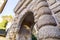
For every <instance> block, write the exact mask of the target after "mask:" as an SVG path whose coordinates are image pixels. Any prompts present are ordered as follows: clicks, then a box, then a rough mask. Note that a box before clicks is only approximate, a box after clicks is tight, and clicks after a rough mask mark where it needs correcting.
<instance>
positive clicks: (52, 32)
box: [38, 25, 60, 39]
mask: <svg viewBox="0 0 60 40" xmlns="http://www.w3.org/2000/svg"><path fill="white" fill-rule="evenodd" d="M38 36H39V38H40V39H44V38H50V37H51V38H60V29H59V28H58V27H55V26H51V25H46V26H43V27H41V28H40V29H39V35H38Z"/></svg>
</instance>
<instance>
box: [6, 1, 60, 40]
mask: <svg viewBox="0 0 60 40" xmlns="http://www.w3.org/2000/svg"><path fill="white" fill-rule="evenodd" d="M59 5H60V2H57V1H56V0H21V2H19V3H18V5H17V6H16V7H15V13H16V14H17V15H16V17H15V19H14V21H13V24H12V26H11V28H10V29H9V30H8V33H7V39H10V40H31V33H32V29H34V30H35V33H36V34H35V35H36V37H37V39H38V40H60V28H59V27H58V26H57V23H58V22H60V16H58V15H59V14H60V13H59V14H58V12H59V11H60V7H59ZM58 10H59V11H58ZM52 11H53V12H52ZM55 12H56V14H55ZM35 24H36V25H35ZM58 24H59V23H58Z"/></svg>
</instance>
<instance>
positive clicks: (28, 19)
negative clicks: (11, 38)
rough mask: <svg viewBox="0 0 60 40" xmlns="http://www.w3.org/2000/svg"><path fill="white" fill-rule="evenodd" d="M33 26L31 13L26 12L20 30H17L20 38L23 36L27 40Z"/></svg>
mask: <svg viewBox="0 0 60 40" xmlns="http://www.w3.org/2000/svg"><path fill="white" fill-rule="evenodd" d="M34 24H35V23H34V15H33V12H31V11H28V12H26V14H25V15H24V16H23V20H22V22H21V24H20V25H21V27H20V30H19V34H20V36H24V37H25V38H26V39H29V36H30V38H31V36H32V30H33V27H34ZM31 39H32V38H31ZM22 40H24V38H22Z"/></svg>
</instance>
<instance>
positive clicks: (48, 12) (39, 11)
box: [35, 7, 51, 21]
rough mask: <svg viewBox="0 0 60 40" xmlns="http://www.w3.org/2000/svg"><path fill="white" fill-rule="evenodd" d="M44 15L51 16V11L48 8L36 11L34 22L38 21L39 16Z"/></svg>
mask: <svg viewBox="0 0 60 40" xmlns="http://www.w3.org/2000/svg"><path fill="white" fill-rule="evenodd" d="M45 14H51V11H50V9H49V8H48V7H42V8H40V9H39V10H38V11H37V14H36V16H35V21H37V20H36V19H39V17H40V16H42V15H45Z"/></svg>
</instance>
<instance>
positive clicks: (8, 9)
mask: <svg viewBox="0 0 60 40" xmlns="http://www.w3.org/2000/svg"><path fill="white" fill-rule="evenodd" d="M18 1H19V0H8V1H7V3H6V5H5V7H4V9H3V11H2V13H1V14H0V16H4V15H12V16H15V13H14V8H15V6H16V5H17V3H18Z"/></svg>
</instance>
